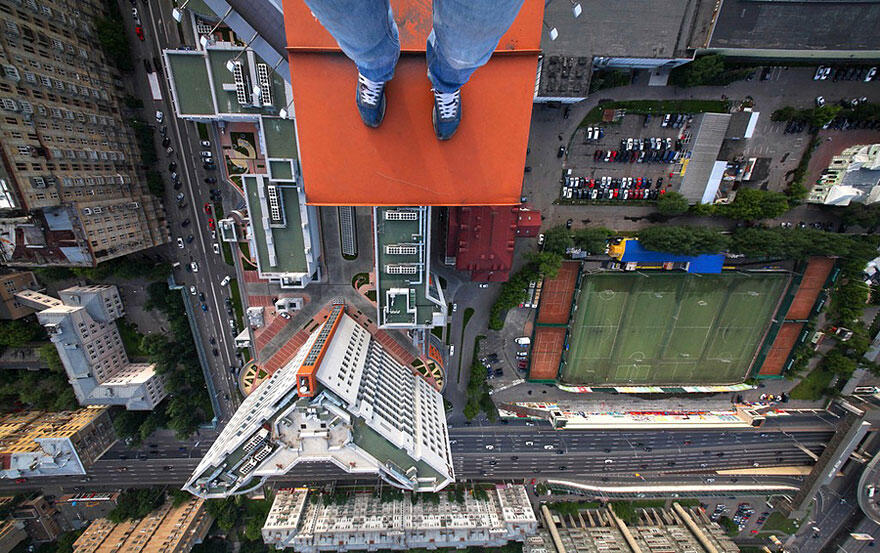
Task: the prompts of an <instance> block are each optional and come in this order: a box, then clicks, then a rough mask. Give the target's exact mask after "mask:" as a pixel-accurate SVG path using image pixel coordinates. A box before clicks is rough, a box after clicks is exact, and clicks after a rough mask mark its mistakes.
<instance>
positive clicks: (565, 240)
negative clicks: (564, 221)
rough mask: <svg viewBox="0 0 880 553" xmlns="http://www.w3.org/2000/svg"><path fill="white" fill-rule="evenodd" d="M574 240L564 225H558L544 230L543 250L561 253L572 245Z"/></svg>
mask: <svg viewBox="0 0 880 553" xmlns="http://www.w3.org/2000/svg"><path fill="white" fill-rule="evenodd" d="M572 245H574V242H573V241H572V239H571V233H570V232H569V231H568V229H567V228H565V226H564V225H558V226H555V227H553V228H550V229H547V230H546V231H545V232H544V251H545V252H552V253H558V254H559V255H562V254H564V253H565V250H566V249H568V248H570V247H572Z"/></svg>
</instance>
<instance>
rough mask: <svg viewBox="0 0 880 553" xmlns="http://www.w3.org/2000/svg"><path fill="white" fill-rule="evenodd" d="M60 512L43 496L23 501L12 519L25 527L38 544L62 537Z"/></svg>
mask: <svg viewBox="0 0 880 553" xmlns="http://www.w3.org/2000/svg"><path fill="white" fill-rule="evenodd" d="M57 514H58V511H56V510H55V507H53V506H52V504H51V503H49V502H48V501H47V500H46V498H45V497H44V496H42V495H40V496H37V497H35V498H33V499H28V500H26V501H22V502H21V503H19V504H18V506H17V507H16V508H15V510H14V511H13V512H12V518H13V519H14V520H17V521H18V522H20V523H21V524H22V525H23V526H24V531H25V532H26V533H27V535H28V536H30V538H31V540H33V541H35V542H37V543H46V542H50V541H55V540H56V539H58V536H60V535H61V532H62V529H61V525H59V524H58V520H56V515H57Z"/></svg>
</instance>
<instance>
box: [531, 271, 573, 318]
mask: <svg viewBox="0 0 880 553" xmlns="http://www.w3.org/2000/svg"><path fill="white" fill-rule="evenodd" d="M578 267H580V263H579V262H577V261H566V262H564V263H563V264H562V266H561V267H560V268H559V274H557V275H556V278H545V279H544V286H543V287H542V288H541V308H540V310H538V324H539V325H541V324H561V325H564V324H566V323H567V322H568V316H569V313H570V311H571V298H572V296H574V287H575V286H576V285H577V276H578Z"/></svg>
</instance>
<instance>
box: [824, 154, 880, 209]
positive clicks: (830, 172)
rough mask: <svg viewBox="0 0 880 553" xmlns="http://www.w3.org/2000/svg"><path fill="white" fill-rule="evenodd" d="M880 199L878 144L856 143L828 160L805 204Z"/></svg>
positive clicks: (841, 203) (833, 203) (867, 202)
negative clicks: (807, 202)
mask: <svg viewBox="0 0 880 553" xmlns="http://www.w3.org/2000/svg"><path fill="white" fill-rule="evenodd" d="M878 200H880V144H858V145H856V146H850V147H849V148H846V149H844V150H843V151H842V152H840V153H839V154H837V155H836V156H834V157H832V158H831V162H830V163H829V164H828V167H827V168H826V169H825V170H824V171H822V174H821V175H820V176H819V180H818V181H817V182H816V184H815V185H813V189H812V190H811V191H810V196H809V198H807V201H809V202H811V203H818V204H826V205H849V204H850V203H852V202H857V203H863V204H872V203H874V202H876V201H878Z"/></svg>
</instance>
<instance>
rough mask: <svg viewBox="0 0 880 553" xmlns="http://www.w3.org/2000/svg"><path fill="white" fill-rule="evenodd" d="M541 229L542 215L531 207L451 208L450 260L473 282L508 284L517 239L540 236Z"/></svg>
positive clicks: (447, 247)
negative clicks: (465, 272)
mask: <svg viewBox="0 0 880 553" xmlns="http://www.w3.org/2000/svg"><path fill="white" fill-rule="evenodd" d="M540 228H541V212H540V211H538V210H535V209H532V208H530V207H528V206H509V207H494V206H475V207H457V208H450V209H449V226H448V229H447V235H446V261H447V263H448V264H454V265H455V268H456V269H458V270H459V271H469V272H470V273H471V280H475V281H480V282H504V281H506V280H507V278H508V276H509V274H510V269H511V267H512V266H513V249H514V245H515V240H516V238H517V237H522V238H528V237H534V236H537V235H538V231H539V229H540Z"/></svg>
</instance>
